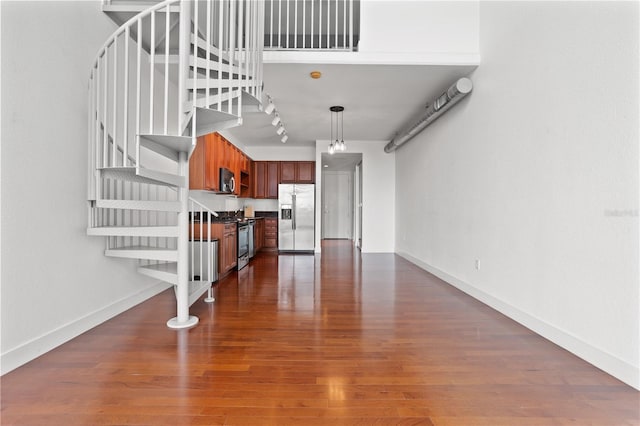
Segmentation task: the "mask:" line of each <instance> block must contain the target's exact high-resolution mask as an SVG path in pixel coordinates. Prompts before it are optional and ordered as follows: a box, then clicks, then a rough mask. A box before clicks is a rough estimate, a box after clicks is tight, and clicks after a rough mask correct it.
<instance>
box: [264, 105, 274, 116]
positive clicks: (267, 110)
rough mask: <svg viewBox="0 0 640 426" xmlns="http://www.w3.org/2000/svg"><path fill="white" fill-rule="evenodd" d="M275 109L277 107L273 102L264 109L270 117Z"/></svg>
mask: <svg viewBox="0 0 640 426" xmlns="http://www.w3.org/2000/svg"><path fill="white" fill-rule="evenodd" d="M275 109H276V106H275V105H274V104H273V102H269V105H267V107H266V108H265V109H264V112H265V113H266V114H267V115H270V114H271V113H272V112H273V110H275Z"/></svg>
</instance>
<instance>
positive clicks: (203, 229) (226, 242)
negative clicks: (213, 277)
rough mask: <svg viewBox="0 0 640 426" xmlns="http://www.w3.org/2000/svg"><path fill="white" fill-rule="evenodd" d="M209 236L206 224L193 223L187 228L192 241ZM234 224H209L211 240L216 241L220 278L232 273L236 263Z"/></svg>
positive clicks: (235, 228) (236, 247)
mask: <svg viewBox="0 0 640 426" xmlns="http://www.w3.org/2000/svg"><path fill="white" fill-rule="evenodd" d="M201 233H202V237H203V238H207V237H208V235H209V229H208V224H207V223H202V224H201V223H193V224H190V226H189V238H191V239H194V240H199V239H200V234H201ZM237 233H238V231H237V227H236V223H235V222H228V223H218V222H213V223H211V238H215V239H217V240H218V275H219V276H220V277H222V276H224V275H226V274H227V273H229V272H230V271H232V270H233V269H234V268H235V267H236V265H237V263H238V241H237V238H238V235H237Z"/></svg>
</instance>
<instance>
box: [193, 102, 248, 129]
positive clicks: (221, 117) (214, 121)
mask: <svg viewBox="0 0 640 426" xmlns="http://www.w3.org/2000/svg"><path fill="white" fill-rule="evenodd" d="M241 124H242V118H240V117H238V116H237V115H234V114H229V113H226V112H222V111H218V110H214V109H209V108H200V107H196V136H202V135H206V134H208V133H211V132H214V131H217V130H224V129H228V128H231V127H236V126H239V125H241Z"/></svg>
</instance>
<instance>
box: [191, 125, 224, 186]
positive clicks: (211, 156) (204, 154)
mask: <svg viewBox="0 0 640 426" xmlns="http://www.w3.org/2000/svg"><path fill="white" fill-rule="evenodd" d="M216 139H217V136H216V134H213V133H212V134H209V135H204V136H200V137H199V138H198V142H197V144H196V147H195V149H194V150H193V153H192V154H191V158H189V189H204V190H207V191H216V190H217V189H218V173H217V171H218V168H219V167H220V166H219V165H218V164H219V163H218V162H219V161H220V157H219V153H218V143H217V140H216Z"/></svg>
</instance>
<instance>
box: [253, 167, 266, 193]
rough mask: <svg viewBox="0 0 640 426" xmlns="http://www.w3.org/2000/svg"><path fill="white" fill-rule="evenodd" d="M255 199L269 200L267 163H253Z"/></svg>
mask: <svg viewBox="0 0 640 426" xmlns="http://www.w3.org/2000/svg"><path fill="white" fill-rule="evenodd" d="M253 197H254V198H267V163H266V162H265V161H254V162H253Z"/></svg>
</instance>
